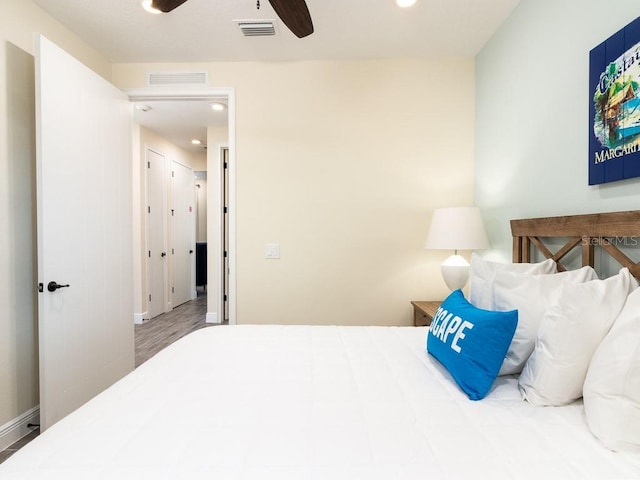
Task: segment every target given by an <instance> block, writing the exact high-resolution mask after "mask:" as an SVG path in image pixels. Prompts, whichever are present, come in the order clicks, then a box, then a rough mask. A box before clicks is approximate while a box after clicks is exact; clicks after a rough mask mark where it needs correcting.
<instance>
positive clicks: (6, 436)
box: [0, 405, 40, 451]
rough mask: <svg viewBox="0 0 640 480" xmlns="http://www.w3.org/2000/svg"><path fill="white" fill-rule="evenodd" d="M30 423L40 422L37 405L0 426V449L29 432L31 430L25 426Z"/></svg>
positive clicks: (4, 448)
mask: <svg viewBox="0 0 640 480" xmlns="http://www.w3.org/2000/svg"><path fill="white" fill-rule="evenodd" d="M30 423H34V424H39V423H40V406H39V405H38V406H37V407H33V408H32V409H31V410H29V411H27V412H25V413H23V414H22V415H20V416H19V417H17V418H14V419H13V420H11V421H9V422H7V423H5V424H4V425H2V426H1V427H0V451H2V450H6V448H7V447H10V446H11V445H13V444H14V443H16V442H17V441H18V440H20V439H21V438H22V437H24V436H26V435H28V434H30V433H31V432H32V431H33V430H32V429H31V428H29V427H27V425H28V424H30Z"/></svg>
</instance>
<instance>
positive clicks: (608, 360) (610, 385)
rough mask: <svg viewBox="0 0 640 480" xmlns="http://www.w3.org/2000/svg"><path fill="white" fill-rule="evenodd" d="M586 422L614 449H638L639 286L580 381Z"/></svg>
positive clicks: (639, 417) (639, 414) (639, 398)
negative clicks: (583, 378) (581, 381)
mask: <svg viewBox="0 0 640 480" xmlns="http://www.w3.org/2000/svg"><path fill="white" fill-rule="evenodd" d="M584 413H585V415H586V417H587V424H588V425H589V428H590V429H591V431H592V432H593V434H594V435H595V436H596V437H598V438H599V439H600V440H601V441H602V443H604V444H605V445H606V446H607V447H608V448H610V449H612V450H616V451H628V452H636V453H640V289H638V290H636V291H635V292H633V293H632V294H631V295H629V298H627V303H626V304H625V306H624V309H623V310H622V312H621V313H620V315H619V316H618V318H617V319H616V321H615V323H614V324H613V327H612V328H611V331H610V332H609V334H608V335H607V336H606V337H605V339H604V340H603V341H602V343H601V344H600V346H599V347H598V349H597V350H596V353H595V354H594V355H593V359H592V360H591V365H589V371H588V373H587V379H586V380H585V382H584Z"/></svg>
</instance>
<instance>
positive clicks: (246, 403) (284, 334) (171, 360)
mask: <svg viewBox="0 0 640 480" xmlns="http://www.w3.org/2000/svg"><path fill="white" fill-rule="evenodd" d="M639 226H640V211H635V212H623V213H614V214H597V215H588V216H576V217H558V218H548V219H536V220H531V219H528V220H522V221H514V222H512V231H513V234H514V259H515V260H516V261H517V262H528V261H530V258H529V252H530V246H531V245H532V244H533V245H537V246H539V247H540V246H541V247H542V248H541V250H542V251H543V253H544V254H545V255H546V256H551V257H552V258H553V261H554V262H558V261H559V260H560V259H561V258H563V257H564V256H565V255H566V254H567V252H569V251H570V250H571V248H570V247H571V245H573V246H580V247H581V249H582V263H583V264H590V265H593V260H594V246H595V245H600V246H601V247H602V248H603V249H604V250H606V251H607V252H608V253H609V254H611V255H612V256H613V257H614V258H615V259H616V260H617V261H618V262H619V263H621V264H622V265H624V266H625V267H627V268H628V270H626V276H627V277H628V276H629V272H631V273H632V274H633V275H635V277H636V278H638V277H639V276H640V263H638V262H633V261H631V260H630V259H629V258H628V257H626V256H625V255H624V254H623V253H622V252H621V251H620V250H618V249H617V248H615V245H612V242H611V241H609V239H611V238H613V237H618V236H636V237H634V238H636V240H637V235H638V234H640V227H639ZM538 233H541V234H543V235H544V236H554V235H555V236H558V235H560V236H564V237H570V240H569V242H568V243H567V244H566V245H567V246H565V247H562V248H561V249H560V250H559V251H558V253H557V254H552V253H551V252H549V251H548V250H547V251H545V248H546V247H544V245H542V244H541V241H540V238H539V237H538V236H537V235H538ZM555 267H556V265H555V264H554V271H555ZM557 267H558V269H560V270H562V269H563V268H564V267H563V266H562V264H560V263H558V264H557ZM496 275H497V274H496ZM618 276H619V277H620V278H622V271H621V273H620V274H619V275H618ZM556 280H557V277H556ZM536 281H537V280H536ZM554 281H555V280H554ZM607 282H608V280H607ZM634 282H635V280H634ZM487 285H488V287H487V288H488V289H489V290H488V291H490V290H492V289H493V285H492V284H490V283H489V284H487ZM583 285H586V284H583ZM607 285H611V283H610V282H609V283H607ZM495 286H496V288H497V287H498V286H499V282H498V281H497V278H496V282H495ZM571 288H572V289H573V288H574V287H571ZM575 288H583V287H575ZM598 288H600V287H598ZM580 291H581V292H582V290H580ZM594 291H595V290H594ZM636 292H639V293H640V290H636ZM604 297H607V295H604ZM582 298H584V296H582V297H579V301H580V302H581V303H584V302H582ZM638 299H640V296H636V302H638V301H640V300H638ZM607 300H608V297H607ZM627 303H628V304H630V302H627ZM530 304H532V305H536V304H537V303H536V302H531V303H530ZM526 305H529V304H526ZM636 305H640V303H638V304H636V303H633V305H632V308H631V309H630V312H628V313H630V315H627V319H631V320H633V321H635V322H640V317H639V316H638V314H637V312H636V311H637V310H638V308H637V307H636ZM443 306H444V305H443ZM520 313H523V312H522V311H521V312H520ZM622 317H623V314H620V317H619V318H622ZM520 320H524V317H522V318H520ZM596 320H597V319H596ZM435 323H436V321H434V324H435ZM465 323H466V322H465ZM618 325H621V326H622V325H623V323H618ZM625 325H626V324H625ZM636 325H640V323H636ZM584 327H585V324H584V323H582V324H579V325H578V328H579V329H581V330H585V328H584ZM614 329H615V327H614V328H612V329H611V334H613V332H614ZM476 330H478V328H476V329H475V330H474V331H476ZM540 330H542V328H541V329H540ZM638 333H639V332H638V328H635V327H634V329H633V330H632V331H630V332H629V331H622V337H623V339H628V338H630V337H633V338H634V339H635V340H633V341H634V342H636V341H637V342H638V343H637V344H638V345H640V335H638ZM611 337H613V335H610V336H609V335H607V338H611ZM563 338H566V335H564V336H563ZM426 339H427V328H414V327H325V326H256V325H253V326H252V325H245V326H230V327H213V328H206V329H202V330H199V331H197V332H195V333H193V334H191V335H189V336H187V337H185V338H183V339H181V340H179V341H178V342H176V343H175V344H173V345H171V346H170V347H168V348H167V349H165V350H163V351H162V352H160V353H159V354H158V355H156V356H155V357H154V358H152V359H151V360H149V361H147V362H146V363H144V364H143V365H142V366H141V367H139V368H138V369H137V370H135V371H134V372H133V373H131V374H130V375H128V376H127V377H125V378H124V379H122V380H121V381H119V382H117V383H116V384H115V385H113V386H112V387H110V388H109V389H107V390H106V391H105V392H103V393H102V394H100V395H98V396H97V397H95V398H94V399H93V400H91V401H89V402H88V403H87V404H85V405H84V406H83V407H81V408H80V409H78V410H77V411H75V412H73V413H72V414H70V415H69V416H67V417H66V418H64V419H62V420H61V421H60V422H58V423H57V424H55V425H54V426H53V427H51V428H50V429H48V430H47V431H45V432H44V433H42V434H41V435H40V436H39V437H38V438H36V439H35V440H34V441H32V442H31V443H30V444H28V445H27V446H26V447H24V448H23V449H21V450H20V451H18V452H17V453H16V454H14V455H13V456H12V457H11V458H9V460H7V461H6V462H5V463H4V464H2V465H0V479H2V480H16V479H20V480H35V479H46V480H58V479H60V480H62V479H64V480H76V479H78V480H79V479H82V480H87V479H91V480H100V479H118V480H121V479H136V480H146V479H149V480H150V479H153V480H165V479H188V480H197V479H222V480H226V479H233V480H248V479H261V480H262V479H269V478H274V479H278V480H287V479H295V480H301V479H304V480H307V479H308V480H321V479H331V480H340V479H348V480H359V479H363V480H376V479H402V480H411V479H420V480H424V479H470V478H473V479H492V480H501V479H516V480H526V479H532V480H533V479H535V480H540V479H558V480H571V479H576V480H590V479H593V480H630V479H640V453H638V454H635V453H615V452H614V451H612V450H609V449H608V448H606V447H605V446H604V445H603V443H602V442H601V441H600V440H598V439H597V438H596V436H594V434H593V433H592V431H591V430H590V426H591V427H593V426H594V425H596V423H594V422H592V421H591V418H592V417H591V413H590V408H591V407H590V404H589V403H587V406H588V407H589V408H587V413H588V415H587V417H585V409H584V407H583V403H582V400H577V401H573V402H572V403H570V404H568V405H565V406H553V407H541V406H533V405H532V404H531V403H530V402H529V401H524V400H523V399H522V395H521V392H520V391H519V388H518V381H519V378H518V377H517V376H514V375H511V376H509V375H507V376H499V377H498V378H497V380H496V381H495V382H494V383H493V386H492V387H491V389H490V390H489V393H488V394H487V395H486V397H485V398H484V399H482V400H479V401H471V400H469V398H468V397H467V395H466V394H464V393H463V392H462V391H461V390H460V388H458V385H456V383H455V382H454V381H453V380H452V377H451V375H449V373H448V371H447V370H445V368H444V367H443V366H442V365H441V364H440V363H439V362H438V361H437V360H435V359H434V357H432V356H431V355H430V354H429V353H427V351H426V349H425V343H426ZM515 343H516V342H512V345H515ZM605 343H606V342H605V341H602V344H601V345H604V344H605ZM627 343H628V342H627ZM482 345H483V346H484V344H482ZM620 345H621V347H620V348H622V344H620ZM635 345H636V344H631V345H627V350H628V351H631V352H632V353H633V348H636V347H635ZM614 347H615V349H614V350H619V348H618V346H617V344H616V345H614ZM628 347H631V349H629V348H628ZM536 348H537V347H536ZM484 355H485V350H483V349H481V356H484ZM616 355H617V351H614V352H613V354H607V355H606V358H604V359H605V360H607V361H608V360H609V358H613V357H615V356H616ZM635 355H636V357H632V358H639V357H638V356H637V355H640V353H637V352H636V353H635ZM533 356H534V355H531V357H532V358H533ZM597 356H598V354H597V353H596V355H594V356H593V358H594V359H595V358H596V357H597ZM600 357H603V356H602V355H600ZM507 358H509V356H508V355H507ZM501 359H502V357H499V360H501ZM601 360H602V358H601ZM527 362H528V361H527ZM593 363H595V362H592V365H591V366H593ZM636 363H637V360H632V361H627V362H626V364H625V365H621V369H620V370H619V371H618V373H619V374H621V375H625V374H624V371H625V370H624V369H625V368H627V367H629V368H636V367H635V365H636ZM602 365H604V367H602ZM591 366H590V368H591ZM498 367H499V365H498ZM525 370H526V368H525ZM496 373H497V370H496ZM596 373H598V374H599V377H600V378H602V376H604V377H610V378H613V376H612V375H611V370H609V369H608V366H607V364H606V362H600V368H599V369H598V371H597V372H596ZM638 374H640V371H637V369H636V371H635V375H636V376H637V375H638ZM523 375H524V373H523ZM594 378H598V375H594ZM633 378H636V377H633ZM605 379H606V378H605ZM520 380H522V378H520ZM634 381H635V380H634ZM587 383H588V382H585V384H584V385H585V398H587V399H590V398H591V397H588V396H587V388H586V387H587ZM604 383H606V382H604ZM591 384H593V385H595V386H596V387H602V386H603V382H600V383H598V382H593V381H592V382H591ZM621 385H622V384H621ZM604 387H607V386H606V385H604ZM636 387H637V386H636ZM607 388H608V387H607ZM615 388H618V386H615ZM605 390H606V388H605ZM605 390H603V391H605ZM636 390H637V388H636ZM605 393H606V392H605ZM578 396H579V395H578ZM575 398H577V397H575ZM634 398H635V397H634ZM638 400H639V399H638V398H635V401H636V402H637V401H638ZM590 401H591V400H590ZM622 401H623V402H627V399H626V398H624V395H622ZM594 404H595V402H594ZM621 405H623V408H626V409H628V410H629V411H630V412H631V416H632V417H633V418H634V419H635V420H634V421H640V416H638V413H637V408H636V407H634V405H635V404H634V403H633V402H631V403H630V402H627V403H626V404H621ZM613 410H614V415H613V416H609V417H605V416H603V415H602V414H600V415H599V416H598V415H597V414H598V411H595V413H596V415H595V417H594V419H595V420H598V419H603V418H604V419H606V420H607V421H605V422H604V424H603V423H602V422H601V423H600V430H601V431H605V432H606V430H607V429H606V428H602V427H603V425H604V426H605V427H606V426H607V425H608V423H607V422H608V419H610V418H614V417H615V412H616V411H617V410H616V407H615V404H614V408H613ZM601 413H602V412H601ZM623 418H626V417H623ZM629 425H635V424H634V423H629V422H624V421H622V422H621V425H619V426H617V427H616V428H617V430H616V428H614V429H613V432H614V434H615V433H617V431H620V432H624V433H625V434H626V435H627V436H626V437H624V438H623V439H622V440H625V441H627V440H628V439H629V438H631V443H632V444H633V445H635V447H636V448H637V447H638V446H640V438H639V436H640V431H638V432H637V435H636V431H635V429H634V428H629ZM614 426H615V425H614ZM618 427H620V428H618ZM625 427H626V428H625ZM629 431H630V433H629ZM601 440H602V438H601ZM609 440H611V439H609ZM614 440H615V439H614ZM621 444H623V445H624V442H622V443H621Z"/></svg>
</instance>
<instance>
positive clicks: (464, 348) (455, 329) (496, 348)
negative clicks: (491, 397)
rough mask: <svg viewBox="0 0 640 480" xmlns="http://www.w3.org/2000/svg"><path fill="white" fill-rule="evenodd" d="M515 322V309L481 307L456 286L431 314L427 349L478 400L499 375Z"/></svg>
mask: <svg viewBox="0 0 640 480" xmlns="http://www.w3.org/2000/svg"><path fill="white" fill-rule="evenodd" d="M517 325H518V311H517V310H512V311H510V312H492V311H489V310H481V309H479V308H476V307H474V306H473V305H471V304H470V303H469V302H468V301H467V300H466V299H465V298H464V295H463V294H462V292H461V291H460V290H456V291H454V292H452V293H451V294H450V295H449V296H448V297H447V298H446V299H445V301H444V302H442V305H441V306H440V308H439V309H438V311H437V312H436V314H435V315H434V317H433V321H432V322H431V326H430V327H429V334H428V335H427V351H428V352H429V353H430V354H431V355H433V356H434V357H435V358H436V359H437V360H438V361H439V362H440V363H441V364H442V365H444V367H445V368H446V369H447V370H448V371H449V373H450V374H451V376H452V377H453V379H454V380H455V381H456V383H457V384H458V386H459V387H460V388H461V389H462V390H463V391H464V392H465V393H466V394H467V395H468V396H469V398H470V399H471V400H481V399H483V398H484V397H485V396H486V395H487V393H488V392H489V390H490V389H491V385H493V382H494V380H495V379H496V377H497V376H498V372H499V371H500V367H501V366H502V362H503V361H504V357H505V355H506V354H507V350H508V349H509V345H510V344H511V339H512V338H513V334H514V333H515V331H516V326H517Z"/></svg>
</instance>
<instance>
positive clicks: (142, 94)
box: [123, 87, 236, 325]
mask: <svg viewBox="0 0 640 480" xmlns="http://www.w3.org/2000/svg"><path fill="white" fill-rule="evenodd" d="M123 91H124V93H125V94H127V95H128V96H129V100H130V101H132V102H144V101H151V100H176V101H180V100H204V101H212V102H213V101H216V100H220V97H226V99H227V124H228V132H229V135H228V144H227V146H228V148H229V165H228V171H229V178H228V185H227V187H228V194H229V205H228V210H229V213H228V215H229V251H228V264H229V272H228V277H227V281H228V285H229V294H228V302H227V305H228V309H229V325H235V324H236V99H235V89H234V88H231V87H224V88H216V87H211V88H188V89H186V88H184V87H175V88H174V87H162V88H159V87H144V88H133V89H124V90H123ZM216 161H217V162H218V165H217V167H218V168H220V165H219V162H220V158H219V156H218V158H217V160H216ZM216 176H217V177H218V179H217V181H216V184H215V188H218V191H220V190H221V188H222V184H221V182H223V181H224V179H221V178H220V175H217V174H216ZM209 180H210V179H209ZM207 183H208V182H207ZM219 203H220V196H219V195H207V210H209V209H212V211H215V212H216V213H217V215H218V221H217V222H215V227H216V228H219V223H220V221H221V220H220V218H219V217H220V213H219V212H220V210H221V208H222V207H221V205H219ZM207 231H209V229H207ZM217 235H219V233H218V234H216V237H217ZM217 243H218V245H217V251H216V253H215V258H217V259H220V258H222V255H224V252H223V245H221V244H220V242H219V241H218V242H217ZM218 263H220V261H218ZM214 274H215V275H216V279H217V280H218V282H217V288H216V291H215V292H211V291H210V290H209V291H207V316H206V318H207V322H209V323H222V321H223V320H224V319H222V316H223V313H222V312H223V309H224V305H221V304H220V303H219V301H220V299H221V298H223V295H224V292H222V291H221V290H222V288H223V282H221V281H220V280H221V276H222V275H224V274H225V272H223V271H222V265H220V264H219V265H217V267H216V269H215V271H214V272H212V271H211V269H207V277H209V276H210V275H214ZM207 283H210V282H207ZM211 308H215V309H216V311H214V312H210V311H209V310H210V309H211Z"/></svg>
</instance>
